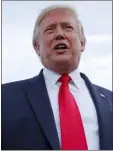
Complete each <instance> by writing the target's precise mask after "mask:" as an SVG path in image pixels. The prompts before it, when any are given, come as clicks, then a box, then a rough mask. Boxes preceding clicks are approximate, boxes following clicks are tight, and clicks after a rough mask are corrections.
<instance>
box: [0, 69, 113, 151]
mask: <svg viewBox="0 0 113 151" xmlns="http://www.w3.org/2000/svg"><path fill="white" fill-rule="evenodd" d="M81 76H82V78H83V79H84V80H85V82H86V85H87V87H88V89H89V92H90V94H91V96H92V99H93V101H94V105H95V107H96V111H97V116H98V124H99V138H100V149H103V150H104V149H108V150H109V149H113V107H112V92H110V91H109V90H106V89H104V88H102V87H98V86H96V85H93V84H92V83H91V82H90V81H89V79H88V78H87V77H86V76H85V75H84V74H82V73H81ZM1 105H2V108H1V109H2V112H1V113H2V114H1V115H2V138H1V139H2V144H1V147H2V150H8V149H10V150H12V149H14V150H16V149H17V150H25V149H28V150H41V149H43V150H46V149H48V150H56V149H60V144H59V139H58V135H57V131H56V126H55V121H54V117H53V112H52V109H51V105H50V101H49V97H48V93H47V89H46V86H45V81H44V77H43V73H42V71H41V72H40V74H39V75H38V76H36V77H34V78H32V79H27V80H23V81H18V82H12V83H9V84H3V85H2V104H1Z"/></svg>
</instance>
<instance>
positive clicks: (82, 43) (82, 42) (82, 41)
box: [81, 36, 86, 52]
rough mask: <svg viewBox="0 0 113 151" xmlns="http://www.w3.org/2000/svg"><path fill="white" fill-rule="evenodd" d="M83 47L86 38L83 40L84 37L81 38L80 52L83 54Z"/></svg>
mask: <svg viewBox="0 0 113 151" xmlns="http://www.w3.org/2000/svg"><path fill="white" fill-rule="evenodd" d="M85 45H86V38H85V36H83V37H82V38H81V52H83V51H84V50H85Z"/></svg>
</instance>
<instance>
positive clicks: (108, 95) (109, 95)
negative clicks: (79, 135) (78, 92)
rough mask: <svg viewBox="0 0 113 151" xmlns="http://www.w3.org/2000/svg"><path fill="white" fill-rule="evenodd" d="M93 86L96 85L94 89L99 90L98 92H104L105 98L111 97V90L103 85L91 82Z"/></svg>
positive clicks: (112, 93)
mask: <svg viewBox="0 0 113 151" xmlns="http://www.w3.org/2000/svg"><path fill="white" fill-rule="evenodd" d="M93 86H94V87H96V89H97V90H98V91H99V92H100V94H104V95H105V96H106V97H107V98H111V97H112V95H113V92H112V91H110V90H108V89H106V88H104V87H101V86H98V85H95V84H93Z"/></svg>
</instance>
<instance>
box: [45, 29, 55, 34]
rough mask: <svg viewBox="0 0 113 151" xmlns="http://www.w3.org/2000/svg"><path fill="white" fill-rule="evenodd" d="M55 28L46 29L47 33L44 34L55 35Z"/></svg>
mask: <svg viewBox="0 0 113 151" xmlns="http://www.w3.org/2000/svg"><path fill="white" fill-rule="evenodd" d="M53 30H54V29H53V28H47V29H45V31H44V33H46V34H51V33H53Z"/></svg>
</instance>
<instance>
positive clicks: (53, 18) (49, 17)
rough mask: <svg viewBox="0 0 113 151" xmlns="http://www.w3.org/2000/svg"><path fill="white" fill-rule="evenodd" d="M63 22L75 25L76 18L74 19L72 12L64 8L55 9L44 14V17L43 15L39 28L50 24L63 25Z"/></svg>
mask: <svg viewBox="0 0 113 151" xmlns="http://www.w3.org/2000/svg"><path fill="white" fill-rule="evenodd" d="M63 22H67V23H70V24H74V25H75V24H76V17H75V14H74V12H72V11H71V10H68V9H66V8H57V9H54V10H51V11H49V12H48V13H46V15H44V17H43V18H42V20H41V22H40V25H39V26H40V27H46V26H48V25H49V24H52V23H56V24H57V23H63Z"/></svg>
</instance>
